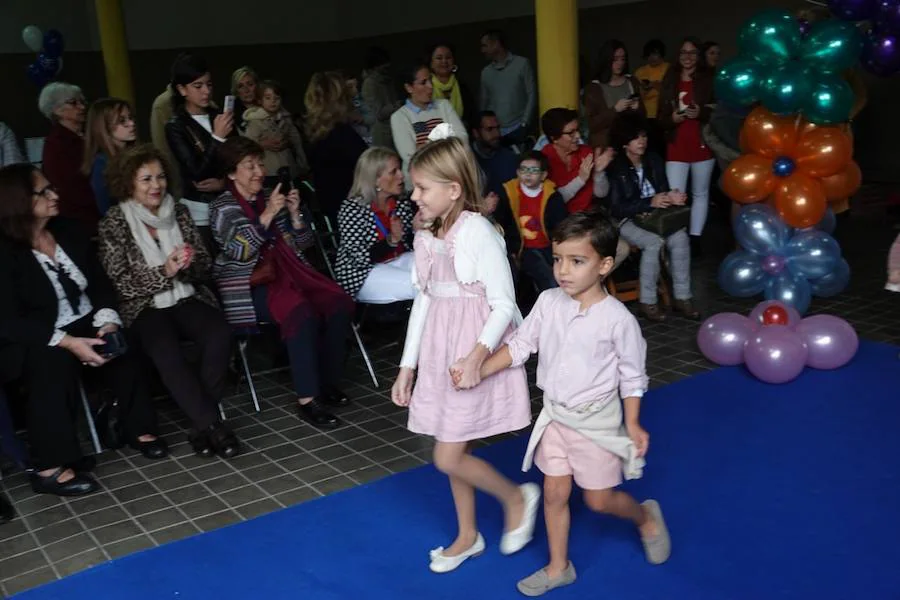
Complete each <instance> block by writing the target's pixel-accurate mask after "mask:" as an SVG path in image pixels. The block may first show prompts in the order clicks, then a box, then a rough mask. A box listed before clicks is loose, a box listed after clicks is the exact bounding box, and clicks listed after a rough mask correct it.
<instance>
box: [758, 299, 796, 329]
mask: <svg viewBox="0 0 900 600" xmlns="http://www.w3.org/2000/svg"><path fill="white" fill-rule="evenodd" d="M770 306H780V307H781V308H783V309H784V310H786V311H787V314H788V323H787V327H786V329H794V328H795V327H796V326H797V325H799V324H800V320H801V319H802V318H803V317H801V316H800V313H799V312H798V311H797V309H796V308H794V307H793V306H789V305H787V304H785V303H784V302H781V301H780V300H766V301H764V302H760V303H759V304H757V305H756V308H754V309H753V310H752V311H751V312H750V325H751V326H752V327H753V328H754V329H757V330H758V329H759V328H760V327H764V325H763V313H764V312H766V309H767V308H769V307H770Z"/></svg>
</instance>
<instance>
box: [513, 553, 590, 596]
mask: <svg viewBox="0 0 900 600" xmlns="http://www.w3.org/2000/svg"><path fill="white" fill-rule="evenodd" d="M575 577H576V575H575V565H573V564H572V562H571V561H569V566H568V567H566V570H565V571H563V572H562V574H561V575H560V576H559V577H555V578H553V579H550V578H549V577H548V576H547V571H546V570H544V569H541V570H540V571H538V572H537V573H534V574H533V575H529V576H528V577H526V578H525V579H523V580H521V581H520V582H519V583H517V584H516V589H518V590H519V591H520V592H522V594H524V595H526V596H530V597H534V596H543V595H544V594H546V593H547V592H549V591H550V590H555V589H556V588H558V587H562V586H564V585H569V584H570V583H575Z"/></svg>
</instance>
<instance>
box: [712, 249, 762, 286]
mask: <svg viewBox="0 0 900 600" xmlns="http://www.w3.org/2000/svg"><path fill="white" fill-rule="evenodd" d="M768 277H769V275H768V274H767V273H766V272H765V271H764V270H763V267H762V262H761V261H760V259H759V256H756V255H754V254H751V253H749V252H747V251H745V250H738V251H737V252H732V253H731V254H729V255H728V256H726V257H725V260H723V261H722V264H721V265H719V287H721V288H722V289H723V290H725V293H727V294H730V295H731V296H737V297H738V298H749V297H751V296H755V295H757V294H759V293H760V292H762V291H763V290H764V289H766V279H767V278H768Z"/></svg>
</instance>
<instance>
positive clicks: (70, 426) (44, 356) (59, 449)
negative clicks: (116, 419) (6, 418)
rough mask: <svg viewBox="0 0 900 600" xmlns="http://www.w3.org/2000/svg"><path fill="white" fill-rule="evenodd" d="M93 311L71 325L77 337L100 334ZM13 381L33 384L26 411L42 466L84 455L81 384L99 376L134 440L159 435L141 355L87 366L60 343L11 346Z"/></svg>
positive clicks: (6, 355)
mask: <svg viewBox="0 0 900 600" xmlns="http://www.w3.org/2000/svg"><path fill="white" fill-rule="evenodd" d="M93 318H94V317H93V315H88V316H86V317H84V318H82V319H80V320H78V321H76V322H75V323H72V324H71V325H69V326H68V327H66V328H65V330H66V332H67V333H69V334H70V335H73V336H76V337H95V336H96V332H97V330H96V329H95V328H94V326H93V324H92V321H93ZM2 354H3V359H4V365H3V371H4V375H5V376H6V379H7V381H13V380H22V381H24V383H25V385H26V386H27V388H28V397H27V406H26V410H25V415H26V420H27V426H28V439H29V441H30V442H31V459H32V463H33V464H34V467H35V468H36V469H38V470H45V469H50V468H53V467H58V466H61V465H63V464H65V463H70V462H73V461H76V460H78V459H79V458H81V446H80V444H79V442H78V435H77V431H76V423H77V418H78V414H79V411H80V410H81V409H80V405H81V397H80V395H79V391H78V383H79V381H80V380H81V378H82V376H84V377H85V378H86V379H87V378H89V377H90V378H96V379H98V380H99V383H100V385H101V386H102V387H104V388H108V389H109V390H111V391H112V392H113V394H114V395H115V396H116V398H117V399H118V402H119V411H120V412H119V415H120V421H121V423H122V425H123V427H124V430H125V431H124V433H125V435H126V436H127V438H128V439H135V438H137V437H138V436H140V435H145V434H150V435H157V434H158V431H159V429H158V425H157V422H156V412H155V410H154V408H153V403H152V399H151V398H150V394H149V392H148V385H147V377H146V373H145V372H144V371H143V366H142V361H141V357H140V356H138V355H137V354H136V353H134V352H128V353H126V354H124V355H122V356H119V357H117V358H114V359H112V360H111V361H109V362H108V363H106V364H105V365H103V366H102V367H98V368H91V367H84V366H83V365H82V364H81V363H80V362H79V361H78V359H77V358H76V357H75V355H74V354H72V353H71V352H69V351H68V350H64V349H63V348H59V347H57V346H19V345H13V346H7V347H5V348H4V350H3V353H2Z"/></svg>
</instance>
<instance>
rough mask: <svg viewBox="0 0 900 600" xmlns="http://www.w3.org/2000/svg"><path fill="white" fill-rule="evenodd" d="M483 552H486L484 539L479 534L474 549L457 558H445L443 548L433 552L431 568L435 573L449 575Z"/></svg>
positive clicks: (458, 555)
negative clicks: (467, 560)
mask: <svg viewBox="0 0 900 600" xmlns="http://www.w3.org/2000/svg"><path fill="white" fill-rule="evenodd" d="M482 552H484V538H483V537H481V534H480V533H479V534H478V537H476V538H475V543H474V544H472V547H471V548H469V549H468V550H466V551H465V552H462V553H460V554H457V555H456V556H444V547H443V546H441V547H439V548H435V549H434V550H432V551H431V564H430V565H429V568H430V569H431V570H432V571H433V572H435V573H449V572H450V571H453V570H454V569H456V568H457V567H459V565H461V564H463V563H464V562H465V561H466V559H467V558H472V557H475V556H478V555H480V554H481V553H482Z"/></svg>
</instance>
